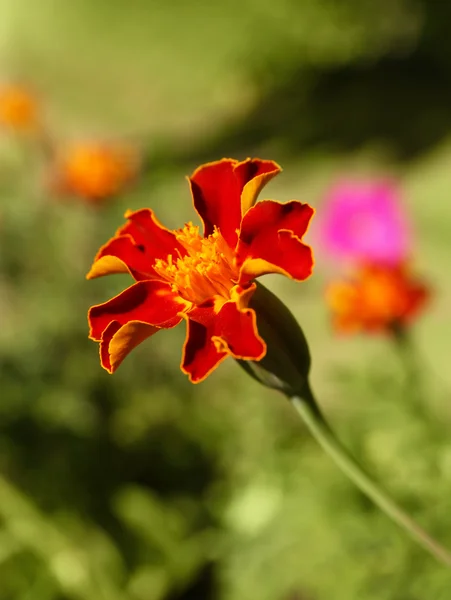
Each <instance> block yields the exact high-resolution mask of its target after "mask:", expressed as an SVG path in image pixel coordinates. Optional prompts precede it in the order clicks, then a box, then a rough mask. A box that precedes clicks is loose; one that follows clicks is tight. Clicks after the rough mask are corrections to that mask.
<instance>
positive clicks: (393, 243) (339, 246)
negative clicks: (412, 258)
mask: <svg viewBox="0 0 451 600" xmlns="http://www.w3.org/2000/svg"><path fill="white" fill-rule="evenodd" d="M322 214H323V218H322V220H320V221H319V225H318V231H319V234H320V237H321V240H320V244H321V247H322V248H324V249H325V251H327V252H328V253H329V254H330V255H331V256H332V257H333V258H337V259H341V260H343V259H345V260H348V259H349V260H353V261H355V260H357V261H375V262H386V263H390V264H395V263H397V262H399V261H401V260H404V259H405V258H406V255H407V254H408V242H409V239H408V238H409V236H408V226H407V222H406V217H405V215H404V214H403V211H402V207H401V203H400V198H399V192H398V188H397V186H396V185H395V184H394V183H393V182H392V181H389V180H377V179H375V180H371V179H370V180H354V179H343V180H339V181H337V182H336V183H335V184H334V185H333V186H332V188H331V189H330V191H329V193H328V195H327V197H326V200H325V203H324V205H323V211H322Z"/></svg>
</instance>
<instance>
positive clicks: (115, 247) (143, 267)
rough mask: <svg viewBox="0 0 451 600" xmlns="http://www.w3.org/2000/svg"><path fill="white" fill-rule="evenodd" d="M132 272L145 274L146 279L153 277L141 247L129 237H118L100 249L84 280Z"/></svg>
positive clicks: (152, 271)
mask: <svg viewBox="0 0 451 600" xmlns="http://www.w3.org/2000/svg"><path fill="white" fill-rule="evenodd" d="M133 272H136V273H138V272H139V273H142V274H146V275H147V279H148V278H149V277H151V276H155V272H154V270H153V269H152V267H151V261H149V259H148V258H146V255H145V253H144V250H143V247H142V246H139V245H137V244H135V242H134V241H133V239H132V237H131V236H130V235H119V236H117V237H114V238H111V240H110V241H109V242H107V243H106V244H105V245H104V246H102V248H100V250H99V252H98V253H97V256H96V258H95V260H94V262H93V264H92V267H91V270H90V271H89V273H88V274H87V275H86V279H95V278H96V277H103V276H104V275H112V274H114V273H133Z"/></svg>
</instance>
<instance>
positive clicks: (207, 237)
mask: <svg viewBox="0 0 451 600" xmlns="http://www.w3.org/2000/svg"><path fill="white" fill-rule="evenodd" d="M280 170H281V169H280V167H279V166H278V165H277V164H276V163H274V162H273V161H269V160H259V159H247V160H245V161H243V162H239V161H237V160H233V159H223V160H220V161H217V162H213V163H209V164H206V165H203V166H201V167H199V168H198V169H197V170H196V171H195V172H194V173H193V175H192V176H191V177H190V178H189V185H190V189H191V194H192V198H193V202H194V208H195V209H196V211H197V212H198V214H199V216H200V218H201V220H202V223H203V235H202V234H201V233H200V231H199V227H197V226H195V225H193V224H192V223H187V224H186V225H185V226H184V227H182V228H181V229H177V230H174V231H170V230H168V229H166V228H165V227H163V226H162V225H161V224H160V223H159V221H158V220H157V219H156V217H155V215H154V213H153V212H152V211H151V210H150V209H141V210H138V211H136V212H127V213H126V215H125V216H126V218H127V219H128V222H127V223H126V224H125V225H124V226H123V227H121V228H120V229H119V230H118V231H117V233H116V235H115V236H114V237H113V238H112V239H111V240H110V241H109V242H108V243H107V244H106V245H104V246H103V247H102V248H101V249H100V251H99V253H98V254H97V256H96V258H95V261H94V264H93V266H92V268H91V271H90V272H89V273H88V279H91V278H94V277H99V276H102V275H108V274H110V273H126V272H128V273H130V274H131V275H132V277H133V278H134V279H135V281H136V283H135V284H134V285H132V286H131V287H129V288H128V289H126V290H125V291H124V292H122V293H121V294H119V295H118V296H116V297H115V298H113V299H112V300H109V301H108V302H106V303H104V304H100V305H98V306H94V307H92V308H91V309H90V311H89V317H88V318H89V324H90V337H91V339H93V340H95V341H98V342H100V358H101V363H102V366H103V367H104V368H105V369H106V370H107V371H109V372H113V371H115V370H116V369H117V367H118V366H119V365H120V363H121V362H122V360H123V359H124V358H125V356H127V354H128V353H129V352H130V351H131V350H132V349H133V348H135V347H136V346H137V345H138V344H140V343H141V342H142V341H143V340H145V339H146V338H148V337H150V336H151V335H153V334H155V333H157V332H158V331H160V330H161V329H168V328H172V327H175V326H176V325H178V324H179V323H180V322H181V321H182V320H185V321H186V323H187V337H186V341H185V344H184V348H183V356H182V364H181V369H182V371H183V372H184V373H186V374H187V375H188V376H189V378H190V380H191V381H192V382H194V383H197V382H199V381H202V380H203V379H205V377H207V375H209V374H210V373H211V372H212V371H213V370H214V369H215V368H216V367H217V366H218V365H219V363H221V362H222V361H223V360H224V359H225V358H226V357H227V356H232V357H234V358H236V359H239V360H252V361H259V360H261V359H262V358H263V357H264V356H265V354H266V343H265V341H264V340H263V339H262V337H261V336H260V334H259V331H258V328H257V316H256V312H255V310H254V309H253V308H251V307H250V306H249V304H250V301H251V299H252V296H253V294H254V292H255V290H256V283H255V282H254V279H255V278H256V277H259V276H260V275H264V274H266V273H281V274H283V275H286V276H288V277H291V278H293V279H296V280H304V279H306V278H307V277H309V275H310V274H311V271H312V266H313V259H312V252H311V249H310V248H309V247H308V246H307V245H305V244H304V243H303V242H302V236H303V235H304V233H305V232H306V230H307V227H308V225H309V222H310V219H311V217H312V214H313V209H312V208H311V207H310V206H309V205H308V204H302V203H301V202H298V201H294V200H293V201H290V202H287V203H286V204H281V203H279V202H276V201H273V200H264V201H261V202H259V203H257V204H255V202H256V200H257V196H258V194H259V192H260V190H261V189H262V188H263V186H264V185H265V184H266V183H267V182H268V181H269V180H270V179H272V178H273V177H274V176H275V175H277V174H278V173H279V172H280Z"/></svg>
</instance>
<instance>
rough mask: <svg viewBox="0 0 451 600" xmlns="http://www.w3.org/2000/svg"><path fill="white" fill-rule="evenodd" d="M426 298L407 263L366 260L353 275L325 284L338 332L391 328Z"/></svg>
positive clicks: (413, 313) (414, 313)
mask: <svg viewBox="0 0 451 600" xmlns="http://www.w3.org/2000/svg"><path fill="white" fill-rule="evenodd" d="M428 298H429V291H428V288H427V286H426V285H425V284H424V283H423V282H422V281H420V280H418V279H417V278H415V277H414V276H413V275H412V274H411V272H410V270H409V268H408V265H407V263H404V262H402V263H398V264H395V265H393V264H386V263H369V264H364V265H362V266H361V267H360V268H359V269H358V270H357V271H356V273H355V274H354V276H353V277H351V278H349V279H347V280H344V281H337V282H334V283H332V284H330V285H329V287H328V289H327V292H326V300H327V303H328V304H329V307H330V309H331V311H332V318H333V325H334V328H335V329H336V330H337V331H339V332H342V333H354V332H360V331H362V332H370V333H372V332H393V331H396V330H398V329H399V328H403V327H405V326H406V325H408V324H409V323H410V322H411V321H412V320H413V319H414V318H415V317H416V316H417V315H418V313H419V312H420V311H421V310H422V309H423V307H424V305H425V303H426V301H427V300H428Z"/></svg>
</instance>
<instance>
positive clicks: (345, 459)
mask: <svg viewBox="0 0 451 600" xmlns="http://www.w3.org/2000/svg"><path fill="white" fill-rule="evenodd" d="M290 401H291V403H292V405H293V406H294V408H295V409H296V411H297V412H298V413H299V415H300V416H301V417H302V419H303V420H304V423H305V424H306V425H307V427H308V428H309V430H310V432H311V433H312V434H313V436H314V437H315V438H316V440H317V441H318V442H319V444H320V445H321V446H322V447H323V449H324V450H325V451H326V452H327V453H328V454H329V456H330V457H331V458H332V460H334V461H335V463H336V464H337V465H338V467H340V469H341V470H342V471H343V472H344V473H345V474H346V475H347V476H348V477H349V478H350V479H351V481H353V483H355V485H356V486H357V487H358V488H359V489H360V490H361V491H362V492H363V493H364V494H366V495H367V496H368V497H369V498H371V500H372V501H373V502H374V503H375V504H376V505H377V506H378V507H379V508H381V509H382V510H383V511H384V512H385V513H386V514H387V515H388V516H389V517H390V518H391V519H392V520H393V521H395V523H397V524H398V525H399V526H400V527H402V528H403V529H404V530H405V531H406V532H407V533H408V534H409V535H410V536H411V537H412V538H413V539H414V540H415V541H416V542H418V544H420V545H421V546H423V548H424V549H425V550H427V551H428V552H429V553H430V554H432V555H433V556H434V557H435V558H436V559H437V560H439V561H440V562H442V563H443V564H445V565H447V566H448V567H451V553H450V552H449V551H448V550H447V549H446V548H444V547H443V546H441V545H440V544H438V543H437V542H436V541H435V540H433V539H432V538H431V537H430V536H429V535H428V534H427V533H426V532H425V531H424V530H423V529H422V528H421V527H420V526H419V525H418V524H417V523H415V521H413V520H412V519H411V518H410V517H409V516H408V515H407V514H406V513H405V512H404V511H403V510H402V508H400V507H399V506H398V505H397V504H396V503H395V502H394V501H393V500H392V499H391V498H390V496H388V495H387V493H386V492H385V491H384V490H382V489H381V488H380V487H379V485H378V484H377V483H376V482H375V481H373V479H372V478H371V477H370V476H369V475H368V474H367V473H366V472H365V471H364V470H363V469H362V467H361V466H360V465H359V464H358V463H357V462H356V461H355V460H354V458H353V457H352V456H351V455H350V454H349V452H348V451H347V450H346V448H345V447H344V446H343V445H342V444H341V442H340V441H339V440H338V439H337V438H336V436H335V434H334V432H333V431H332V430H331V428H330V427H329V425H328V424H327V422H326V421H325V419H324V417H323V415H322V413H321V411H320V409H319V407H318V404H317V402H316V400H315V398H314V396H313V393H312V391H311V390H310V387H309V386H308V385H306V386H305V388H304V390H303V392H302V395H300V396H292V397H290Z"/></svg>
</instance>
